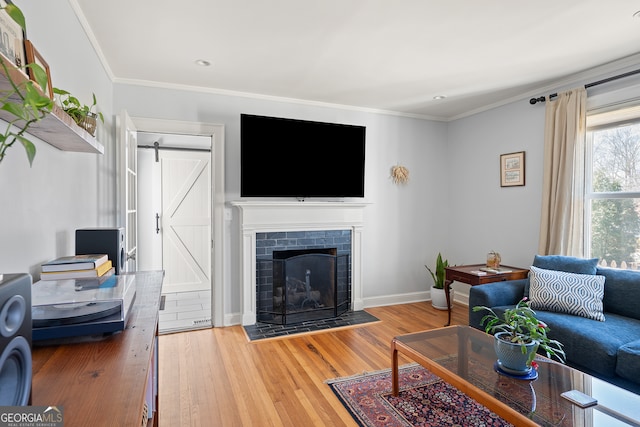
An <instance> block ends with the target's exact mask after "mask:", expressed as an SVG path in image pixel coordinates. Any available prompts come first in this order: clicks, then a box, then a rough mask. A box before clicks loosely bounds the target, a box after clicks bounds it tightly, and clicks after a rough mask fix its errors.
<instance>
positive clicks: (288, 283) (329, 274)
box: [256, 247, 351, 325]
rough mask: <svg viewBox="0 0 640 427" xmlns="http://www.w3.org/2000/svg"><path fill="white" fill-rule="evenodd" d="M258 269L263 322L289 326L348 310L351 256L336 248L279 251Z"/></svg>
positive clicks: (259, 314) (259, 318) (335, 315)
mask: <svg viewBox="0 0 640 427" xmlns="http://www.w3.org/2000/svg"><path fill="white" fill-rule="evenodd" d="M257 269H258V271H257V273H256V274H257V277H258V281H259V282H258V283H260V286H259V287H258V293H259V294H260V295H259V296H258V297H257V300H258V321H260V322H264V323H274V324H278V325H290V324H294V323H301V322H307V321H314V320H321V319H330V318H335V317H338V316H339V315H341V314H343V313H345V312H346V311H348V310H349V307H350V295H351V292H350V285H351V283H350V276H349V254H348V253H343V254H340V255H338V249H337V248H335V247H333V248H313V249H289V250H276V251H273V255H272V258H271V259H262V260H259V261H258V262H257Z"/></svg>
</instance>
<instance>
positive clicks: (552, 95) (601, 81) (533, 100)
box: [529, 69, 640, 105]
mask: <svg viewBox="0 0 640 427" xmlns="http://www.w3.org/2000/svg"><path fill="white" fill-rule="evenodd" d="M636 74H640V69H639V70H633V71H629V72H627V73H623V74H619V75H617V76H612V77H608V78H606V79H602V80H598V81H597V82H593V83H587V84H586V85H584V88H585V89H589V88H590V87H593V86H598V85H601V84H603V83H609V82H612V81H614V80H618V79H623V78H625V77H629V76H633V75H636ZM556 96H558V94H557V93H552V94H551V95H549V99H551V98H553V97H556ZM544 101H545V97H544V96H540V97H538V98H531V99H530V100H529V104H531V105H534V104H536V103H538V102H544Z"/></svg>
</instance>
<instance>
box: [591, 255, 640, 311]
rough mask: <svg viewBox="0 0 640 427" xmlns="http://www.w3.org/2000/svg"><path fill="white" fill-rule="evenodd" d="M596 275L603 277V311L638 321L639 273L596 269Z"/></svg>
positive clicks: (604, 268) (602, 268) (615, 269)
mask: <svg viewBox="0 0 640 427" xmlns="http://www.w3.org/2000/svg"><path fill="white" fill-rule="evenodd" d="M598 274H599V275H602V276H604V277H605V281H604V300H603V303H604V311H606V312H607V313H616V314H620V315H622V316H627V317H632V318H634V319H639V320H640V310H639V309H638V306H637V301H638V295H640V271H633V270H621V269H617V268H606V267H598Z"/></svg>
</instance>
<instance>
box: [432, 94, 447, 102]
mask: <svg viewBox="0 0 640 427" xmlns="http://www.w3.org/2000/svg"><path fill="white" fill-rule="evenodd" d="M445 98H446V96H444V95H436V96H434V97H433V99H435V100H436V101H437V100H439V99H445Z"/></svg>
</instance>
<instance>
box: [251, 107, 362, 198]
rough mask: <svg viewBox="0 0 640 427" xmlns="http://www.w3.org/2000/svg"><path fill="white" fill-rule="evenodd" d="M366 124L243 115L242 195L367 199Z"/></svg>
mask: <svg viewBox="0 0 640 427" xmlns="http://www.w3.org/2000/svg"><path fill="white" fill-rule="evenodd" d="M365 131H366V128H365V127H364V126H355V125H346V124H336V123H323V122H315V121H307V120H295V119H288V118H280V117H267V116H257V115H249V114H241V116H240V196H241V197H283V198H285V197H295V198H298V199H304V198H311V197H318V198H342V197H364V159H365V157H364V155H365V133H366V132H365Z"/></svg>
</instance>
